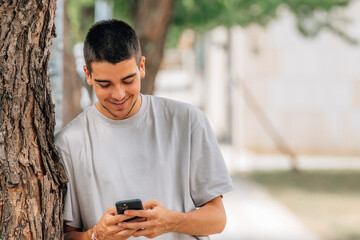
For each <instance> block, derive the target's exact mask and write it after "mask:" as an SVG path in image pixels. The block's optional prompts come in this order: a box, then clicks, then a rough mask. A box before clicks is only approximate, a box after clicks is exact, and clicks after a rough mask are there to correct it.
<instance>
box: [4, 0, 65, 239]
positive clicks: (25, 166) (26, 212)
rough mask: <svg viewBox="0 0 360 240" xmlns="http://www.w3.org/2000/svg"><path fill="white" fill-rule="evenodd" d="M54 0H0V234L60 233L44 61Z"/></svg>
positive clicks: (61, 176) (57, 166)
mask: <svg viewBox="0 0 360 240" xmlns="http://www.w3.org/2000/svg"><path fill="white" fill-rule="evenodd" d="M55 7H56V1H55V0H29V1H23V0H12V1H7V0H0V221H1V224H0V239H36V240H39V239H46V240H47V239H62V238H63V231H62V226H63V221H62V192H61V187H63V186H64V183H65V182H66V175H65V172H64V169H63V167H62V164H61V163H60V158H59V155H58V153H57V152H56V150H55V147H54V144H53V140H54V125H55V116H54V105H53V103H52V100H51V92H50V82H49V72H48V61H49V46H50V44H51V38H52V37H53V36H55V27H54V15H55Z"/></svg>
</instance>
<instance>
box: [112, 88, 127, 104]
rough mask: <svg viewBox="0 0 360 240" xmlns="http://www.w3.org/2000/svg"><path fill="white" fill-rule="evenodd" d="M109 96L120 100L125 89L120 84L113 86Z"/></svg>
mask: <svg viewBox="0 0 360 240" xmlns="http://www.w3.org/2000/svg"><path fill="white" fill-rule="evenodd" d="M111 97H112V98H114V99H117V100H122V99H123V98H124V97H125V89H124V88H123V87H122V86H121V85H118V86H115V88H114V89H113V91H112V93H111Z"/></svg>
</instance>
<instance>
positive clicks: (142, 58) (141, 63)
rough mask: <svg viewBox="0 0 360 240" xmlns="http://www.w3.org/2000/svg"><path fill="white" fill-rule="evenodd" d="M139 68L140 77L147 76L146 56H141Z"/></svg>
mask: <svg viewBox="0 0 360 240" xmlns="http://www.w3.org/2000/svg"><path fill="white" fill-rule="evenodd" d="M139 70H140V78H141V79H143V78H144V77H145V57H144V56H142V57H141V60H140V65H139Z"/></svg>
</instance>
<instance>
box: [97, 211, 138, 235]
mask: <svg viewBox="0 0 360 240" xmlns="http://www.w3.org/2000/svg"><path fill="white" fill-rule="evenodd" d="M129 218H131V217H129V216H125V215H123V214H117V212H116V208H115V207H109V208H108V209H107V210H106V212H105V213H104V215H103V216H102V217H101V219H100V221H99V223H98V224H97V225H96V232H97V234H98V236H99V238H100V239H101V240H113V239H116V240H122V239H128V238H129V237H130V236H131V235H132V234H134V233H135V232H136V231H137V230H138V229H130V228H125V227H124V226H120V225H119V223H121V222H122V221H124V220H126V219H129ZM140 220H141V219H139V221H140Z"/></svg>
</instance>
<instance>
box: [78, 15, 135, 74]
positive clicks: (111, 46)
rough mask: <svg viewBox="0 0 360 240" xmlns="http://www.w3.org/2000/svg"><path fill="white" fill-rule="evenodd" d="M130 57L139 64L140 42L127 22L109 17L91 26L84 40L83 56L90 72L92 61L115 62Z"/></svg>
mask: <svg viewBox="0 0 360 240" xmlns="http://www.w3.org/2000/svg"><path fill="white" fill-rule="evenodd" d="M132 57H135V60H136V62H137V64H140V59H141V49H140V42H139V39H138V37H137V36H136V33H135V31H134V29H133V28H132V27H130V26H129V25H128V24H127V23H125V22H123V21H120V20H117V19H111V20H103V21H99V22H96V23H94V24H93V25H92V26H91V28H90V29H89V31H88V33H87V35H86V38H85V42H84V58H85V63H86V67H87V69H88V70H89V72H90V73H91V72H92V69H91V63H92V62H94V61H99V62H103V61H107V62H110V63H114V64H115V63H118V62H121V61H124V60H127V59H130V58H132Z"/></svg>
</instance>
